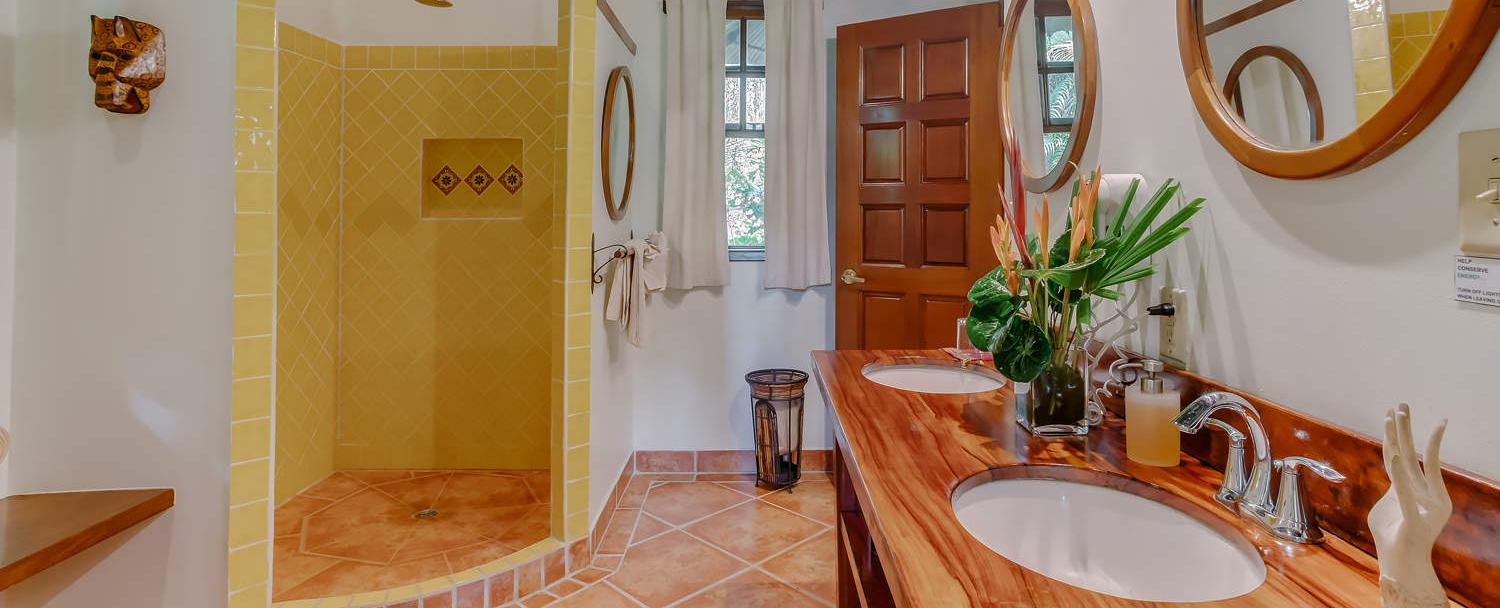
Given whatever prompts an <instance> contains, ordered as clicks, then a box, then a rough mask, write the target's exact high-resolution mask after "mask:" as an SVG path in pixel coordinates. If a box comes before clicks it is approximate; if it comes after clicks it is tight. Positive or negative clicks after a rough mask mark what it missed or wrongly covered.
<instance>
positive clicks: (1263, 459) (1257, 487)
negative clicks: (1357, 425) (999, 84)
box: [1172, 392, 1344, 544]
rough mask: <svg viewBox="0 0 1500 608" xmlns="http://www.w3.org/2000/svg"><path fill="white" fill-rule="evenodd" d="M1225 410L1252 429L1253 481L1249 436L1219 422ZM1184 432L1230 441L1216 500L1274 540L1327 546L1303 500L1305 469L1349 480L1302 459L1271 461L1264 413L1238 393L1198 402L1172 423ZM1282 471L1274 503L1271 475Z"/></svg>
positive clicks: (1218, 394)
mask: <svg viewBox="0 0 1500 608" xmlns="http://www.w3.org/2000/svg"><path fill="white" fill-rule="evenodd" d="M1219 410H1229V411H1232V412H1235V413H1237V414H1239V415H1240V417H1242V418H1244V419H1245V425H1246V426H1247V427H1249V429H1250V442H1251V446H1252V447H1253V449H1254V450H1255V464H1254V465H1252V466H1251V467H1250V476H1249V479H1248V480H1247V479H1246V477H1245V469H1244V459H1245V435H1244V434H1243V433H1240V432H1239V431H1238V430H1237V429H1235V428H1234V427H1232V426H1230V425H1229V424H1227V423H1225V422H1223V421H1221V420H1217V419H1214V418H1213V415H1214V414H1215V413H1216V412H1218V411H1219ZM1172 422H1173V423H1175V424H1176V425H1177V428H1179V429H1182V431H1183V432H1184V433H1197V432H1198V431H1199V430H1202V429H1203V427H1204V426H1210V427H1212V428H1215V429H1218V430H1220V431H1223V432H1224V433H1225V434H1227V435H1228V436H1229V459H1228V461H1227V463H1226V464H1225V465H1224V483H1223V484H1221V485H1220V486H1219V491H1218V493H1216V494H1215V495H1214V500H1217V501H1218V502H1219V503H1220V504H1222V505H1224V506H1225V507H1227V508H1229V509H1231V510H1238V512H1239V514H1240V515H1241V516H1243V517H1245V518H1247V519H1250V520H1253V521H1255V522H1256V523H1258V524H1260V525H1261V527H1263V528H1265V529H1266V530H1268V531H1270V533H1271V535H1272V536H1275V537H1276V538H1280V539H1282V540H1289V541H1292V542H1297V543H1307V544H1316V543H1319V542H1322V540H1323V532H1322V530H1320V529H1319V528H1318V524H1317V520H1316V519H1315V517H1314V515H1313V512H1312V511H1311V510H1309V509H1308V508H1307V504H1306V502H1304V501H1303V500H1302V493H1303V490H1302V477H1301V475H1300V474H1299V473H1298V469H1299V468H1305V469H1307V470H1309V471H1312V472H1314V473H1315V474H1317V475H1318V476H1320V477H1322V478H1324V479H1327V480H1329V481H1332V482H1340V481H1343V480H1344V476H1343V475H1342V474H1340V473H1339V472H1338V471H1335V470H1334V469H1333V467H1330V466H1328V465H1327V464H1325V463H1322V462H1318V461H1316V460H1311V459H1307V458H1302V457H1300V456H1293V457H1288V458H1283V459H1281V460H1277V461H1272V460H1271V445H1270V440H1269V439H1267V438H1266V431H1265V427H1263V426H1262V425H1261V421H1260V412H1257V411H1256V410H1255V406H1253V405H1250V402H1249V401H1246V400H1245V399H1244V398H1243V397H1240V396H1239V395H1236V394H1234V393H1226V392H1213V393H1208V394H1205V395H1203V396H1202V397H1199V398H1197V399H1194V400H1193V402H1192V403H1189V404H1188V406H1187V407H1186V408H1183V410H1182V413H1181V414H1178V415H1177V417H1176V418H1175V419H1173V420H1172ZM1273 468H1274V469H1280V470H1281V484H1280V485H1281V492H1280V494H1279V495H1278V496H1277V499H1276V501H1275V502H1272V500H1271V470H1272V469H1273Z"/></svg>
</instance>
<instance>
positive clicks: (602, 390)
mask: <svg viewBox="0 0 1500 608" xmlns="http://www.w3.org/2000/svg"><path fill="white" fill-rule="evenodd" d="M610 6H612V7H613V8H614V9H615V13H616V14H617V15H619V17H620V20H621V22H622V23H624V24H625V29H626V30H627V31H629V32H630V36H631V38H632V39H634V40H635V42H636V55H633V56H632V55H631V54H630V51H628V50H626V49H625V44H624V43H623V42H621V41H620V38H619V36H616V35H615V31H614V29H613V28H611V27H610V26H609V23H608V22H607V21H606V20H605V19H604V16H603V15H602V14H600V15H599V22H598V27H597V28H596V29H595V35H594V42H595V45H596V46H595V49H596V53H597V55H596V57H597V60H596V61H595V69H594V112H593V115H594V138H593V139H592V140H591V141H595V142H597V141H599V134H600V130H601V129H602V128H603V123H602V118H603V112H602V108H603V105H604V89H605V86H606V85H607V84H608V82H609V73H610V71H612V70H613V69H614V68H616V67H618V66H626V67H628V68H629V69H630V76H631V81H632V82H633V83H634V88H635V114H636V142H635V146H636V155H635V181H634V183H633V184H632V186H631V193H630V202H629V205H628V206H627V207H626V209H627V211H628V213H627V214H626V216H625V219H623V220H621V221H619V222H615V221H613V220H611V219H609V213H608V212H607V211H605V205H604V191H603V189H602V185H603V182H602V181H601V180H600V177H599V168H600V165H599V150H597V149H596V150H595V151H594V162H593V163H592V165H593V167H592V171H593V173H594V207H593V209H594V234H595V235H597V236H598V245H597V246H599V247H603V246H605V245H610V244H614V243H620V242H624V241H625V240H627V239H629V238H630V234H631V233H632V232H634V234H635V236H636V237H637V238H644V237H645V236H646V235H648V234H649V233H651V232H652V231H654V230H656V227H657V221H658V218H659V217H660V207H661V175H662V157H663V150H662V143H661V142H662V130H663V129H664V126H663V112H664V110H665V106H664V104H663V101H662V95H663V93H664V87H665V83H664V81H663V80H662V78H663V75H662V71H663V69H664V67H665V65H666V54H665V52H666V38H665V27H666V21H665V18H664V16H663V15H662V14H661V9H660V6H661V5H660V4H659V3H658V2H657V0H611V1H610ZM622 94H623V92H622ZM599 259H600V260H601V261H602V260H603V259H604V258H603V257H602V256H601V257H600V258H599ZM607 291H608V288H607V286H606V285H600V286H598V288H597V289H595V291H594V294H593V325H592V345H593V350H592V352H591V355H592V357H593V360H592V362H591V368H592V370H593V375H592V378H591V384H590V397H589V406H590V410H591V411H590V418H589V431H590V435H591V436H590V438H589V461H590V462H589V472H590V474H589V516H590V518H591V519H592V518H594V517H597V516H598V515H599V513H600V511H601V510H603V508H604V502H605V500H606V499H608V498H609V492H610V489H611V488H613V486H614V483H615V481H616V480H618V479H619V476H620V471H621V470H622V469H623V468H624V466H625V463H626V462H627V461H628V460H629V458H630V454H631V452H632V451H634V450H635V448H636V446H635V433H634V429H635V428H636V419H635V416H636V407H635V403H636V396H635V394H636V391H637V390H638V387H639V386H640V383H641V380H640V379H639V375H640V374H641V373H642V369H643V368H645V367H647V365H648V363H647V362H646V361H644V354H645V351H643V350H641V349H639V348H636V347H635V346H632V345H631V344H630V342H629V341H628V340H626V339H625V336H624V335H623V334H622V333H621V332H620V331H619V329H618V326H616V325H615V323H613V322H606V321H605V320H604V298H605V294H606V292H607ZM652 297H656V296H652ZM651 314H657V312H656V311H655V310H653V311H652V312H651ZM652 339H653V340H657V339H659V338H657V337H655V336H653V337H652ZM646 423H647V424H649V423H650V421H646Z"/></svg>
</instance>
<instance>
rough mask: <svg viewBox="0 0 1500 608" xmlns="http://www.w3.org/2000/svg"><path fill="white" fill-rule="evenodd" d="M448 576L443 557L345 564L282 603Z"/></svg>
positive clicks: (312, 580)
mask: <svg viewBox="0 0 1500 608" xmlns="http://www.w3.org/2000/svg"><path fill="white" fill-rule="evenodd" d="M447 574H448V562H447V561H445V560H444V559H443V556H441V555H439V556H437V557H432V558H428V559H424V560H417V561H412V562H407V563H404V564H397V565H394V566H375V565H370V564H360V563H356V562H343V563H341V564H338V565H335V566H333V567H331V568H329V569H327V570H324V571H322V572H320V573H318V574H317V575H316V576H313V577H312V578H310V579H308V580H307V582H305V583H302V584H301V585H297V586H296V587H293V588H292V589H291V590H290V591H288V592H287V593H286V594H285V595H284V596H283V598H282V599H285V600H304V599H313V598H320V597H328V596H332V595H349V594H353V593H362V592H366V591H373V590H379V589H389V588H392V587H396V586H400V585H406V584H410V583H414V582H418V581H425V580H427V579H430V578H436V577H439V576H446V575H447Z"/></svg>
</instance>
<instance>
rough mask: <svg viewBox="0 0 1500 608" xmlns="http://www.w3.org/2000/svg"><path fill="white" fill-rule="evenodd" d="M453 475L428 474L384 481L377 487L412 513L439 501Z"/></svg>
mask: <svg viewBox="0 0 1500 608" xmlns="http://www.w3.org/2000/svg"><path fill="white" fill-rule="evenodd" d="M452 477H453V476H452V475H448V474H442V475H427V476H424V477H416V478H411V479H404V480H400V481H393V482H389V483H383V484H380V485H379V486H376V488H375V489H376V490H379V491H381V492H383V493H385V494H386V495H388V496H390V497H391V498H394V499H396V500H397V501H400V502H401V504H404V505H406V507H407V508H408V509H409V510H410V511H411V512H412V513H416V512H417V511H421V510H422V509H426V508H429V507H432V506H433V505H434V504H435V503H437V499H438V495H440V494H442V493H443V488H444V487H445V486H447V485H448V481H449V480H450V479H451V478H452Z"/></svg>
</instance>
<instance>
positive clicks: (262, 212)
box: [226, 0, 277, 608]
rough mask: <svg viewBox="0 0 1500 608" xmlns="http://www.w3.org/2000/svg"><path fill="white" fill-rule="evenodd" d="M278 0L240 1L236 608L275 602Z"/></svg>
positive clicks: (232, 500)
mask: <svg viewBox="0 0 1500 608" xmlns="http://www.w3.org/2000/svg"><path fill="white" fill-rule="evenodd" d="M275 7H276V2H275V0H239V2H238V4H237V5H236V11H237V14H236V26H237V32H236V37H235V45H236V46H235V78H234V83H235V117H234V125H233V129H234V135H235V167H234V168H235V172H234V176H235V199H234V211H235V237H234V238H235V242H234V293H233V298H234V342H233V347H234V352H233V357H234V365H233V372H232V384H231V386H232V396H231V403H232V406H231V408H232V411H231V415H230V420H231V426H230V438H229V451H230V459H229V461H230V467H229V534H228V539H227V542H228V547H229V568H228V572H227V573H226V576H227V578H228V589H229V598H228V604H229V606H230V608H242V607H243V608H248V607H252V606H254V607H263V606H266V605H267V604H268V603H269V602H270V594H269V593H268V589H267V587H268V585H267V582H268V581H269V580H270V572H271V550H270V549H271V544H270V542H268V541H269V540H270V530H271V508H270V506H271V505H270V499H271V462H272V454H271V441H272V435H273V429H272V421H273V420H274V418H273V415H272V414H273V393H274V389H273V386H272V370H273V359H274V354H275V349H274V346H273V345H274V328H275V294H274V289H275V288H274V286H275V284H276V251H275V242H276V147H275V135H276V67H277V66H276V49H275V46H276V44H275V39H276V11H275Z"/></svg>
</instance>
